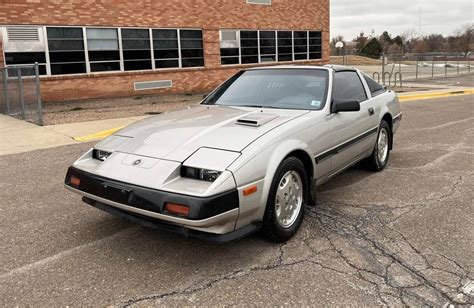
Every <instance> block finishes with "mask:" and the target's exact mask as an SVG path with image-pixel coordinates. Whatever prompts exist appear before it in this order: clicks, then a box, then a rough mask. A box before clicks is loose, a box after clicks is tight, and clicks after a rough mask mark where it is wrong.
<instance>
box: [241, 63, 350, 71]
mask: <svg viewBox="0 0 474 308" xmlns="http://www.w3.org/2000/svg"><path fill="white" fill-rule="evenodd" d="M328 68H329V69H332V70H334V71H336V72H341V71H356V69H355V68H353V67H349V66H344V65H332V64H328V65H324V66H322V65H273V66H260V67H252V68H247V69H245V70H265V69H328Z"/></svg>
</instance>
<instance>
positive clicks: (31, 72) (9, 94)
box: [0, 64, 43, 126]
mask: <svg viewBox="0 0 474 308" xmlns="http://www.w3.org/2000/svg"><path fill="white" fill-rule="evenodd" d="M0 113H2V114H5V115H9V116H12V117H15V118H18V119H21V120H25V121H28V122H31V123H34V124H37V125H41V126H42V125H43V107H42V104H41V91H40V80H39V71H38V64H34V65H18V66H8V67H4V68H0Z"/></svg>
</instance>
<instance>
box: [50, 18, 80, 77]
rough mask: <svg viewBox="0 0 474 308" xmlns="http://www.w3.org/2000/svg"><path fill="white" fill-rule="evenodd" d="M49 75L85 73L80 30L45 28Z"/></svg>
mask: <svg viewBox="0 0 474 308" xmlns="http://www.w3.org/2000/svg"><path fill="white" fill-rule="evenodd" d="M47 33H48V48H49V60H50V64H51V74H52V75H59V74H78V73H85V72H86V58H85V52H84V39H83V36H82V28H59V27H58V28H56V27H49V28H47Z"/></svg>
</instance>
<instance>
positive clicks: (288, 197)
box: [262, 157, 308, 242]
mask: <svg viewBox="0 0 474 308" xmlns="http://www.w3.org/2000/svg"><path fill="white" fill-rule="evenodd" d="M307 198H308V178H307V175H306V171H305V168H304V165H303V163H302V162H301V161H300V160H299V159H297V158H295V157H289V158H287V159H285V160H284V161H283V162H282V163H281V164H280V166H279V167H278V169H277V172H276V173H275V177H274V178H273V181H272V186H271V187H270V192H269V195H268V200H267V206H266V209H265V216H264V218H263V225H262V233H263V235H264V236H265V237H266V238H268V239H269V240H272V241H275V242H284V241H287V240H289V239H290V238H291V237H292V236H293V235H295V233H296V232H297V231H298V229H299V227H300V226H301V223H302V221H303V217H304V206H305V204H306V200H307Z"/></svg>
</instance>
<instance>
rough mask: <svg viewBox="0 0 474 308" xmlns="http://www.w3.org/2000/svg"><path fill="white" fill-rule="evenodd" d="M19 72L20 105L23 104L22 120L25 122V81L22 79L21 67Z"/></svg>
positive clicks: (18, 69)
mask: <svg viewBox="0 0 474 308" xmlns="http://www.w3.org/2000/svg"><path fill="white" fill-rule="evenodd" d="M17 72H18V88H19V91H20V104H21V119H22V120H25V119H26V116H25V97H24V96H23V80H22V78H21V67H18V68H17Z"/></svg>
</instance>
